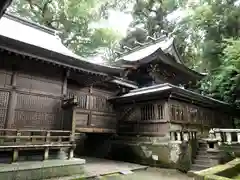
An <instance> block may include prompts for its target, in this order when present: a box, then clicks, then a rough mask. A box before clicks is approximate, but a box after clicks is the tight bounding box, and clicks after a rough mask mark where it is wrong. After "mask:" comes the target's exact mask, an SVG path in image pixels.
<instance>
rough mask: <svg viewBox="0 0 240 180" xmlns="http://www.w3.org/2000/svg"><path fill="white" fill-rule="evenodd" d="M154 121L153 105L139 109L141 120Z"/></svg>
mask: <svg viewBox="0 0 240 180" xmlns="http://www.w3.org/2000/svg"><path fill="white" fill-rule="evenodd" d="M153 119H155V113H154V105H153V104H146V105H144V106H142V107H141V120H153Z"/></svg>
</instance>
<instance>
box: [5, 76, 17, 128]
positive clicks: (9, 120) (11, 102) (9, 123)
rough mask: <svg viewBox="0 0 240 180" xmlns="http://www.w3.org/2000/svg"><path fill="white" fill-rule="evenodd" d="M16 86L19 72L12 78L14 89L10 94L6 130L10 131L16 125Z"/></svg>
mask: <svg viewBox="0 0 240 180" xmlns="http://www.w3.org/2000/svg"><path fill="white" fill-rule="evenodd" d="M16 84H17V72H16V71H14V72H13V74H12V78H11V86H12V89H11V91H10V94H9V101H8V109H7V119H6V123H5V128H6V129H10V128H12V125H13V123H14V109H15V107H16V104H17V93H16Z"/></svg>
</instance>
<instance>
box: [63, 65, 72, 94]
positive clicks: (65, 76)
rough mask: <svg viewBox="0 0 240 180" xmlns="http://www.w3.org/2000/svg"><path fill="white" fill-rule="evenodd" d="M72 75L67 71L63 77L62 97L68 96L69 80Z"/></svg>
mask: <svg viewBox="0 0 240 180" xmlns="http://www.w3.org/2000/svg"><path fill="white" fill-rule="evenodd" d="M69 75H70V70H69V69H68V70H66V72H65V74H64V77H63V86H62V95H63V96H64V97H65V96H66V95H67V78H68V77H69Z"/></svg>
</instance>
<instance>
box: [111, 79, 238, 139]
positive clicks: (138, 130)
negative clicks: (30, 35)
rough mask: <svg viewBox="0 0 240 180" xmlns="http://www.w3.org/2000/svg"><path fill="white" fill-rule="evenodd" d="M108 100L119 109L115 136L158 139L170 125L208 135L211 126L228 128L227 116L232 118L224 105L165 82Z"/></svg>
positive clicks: (226, 105)
mask: <svg viewBox="0 0 240 180" xmlns="http://www.w3.org/2000/svg"><path fill="white" fill-rule="evenodd" d="M111 101H113V102H114V104H115V106H116V109H118V110H119V111H118V112H119V115H118V116H117V117H118V133H119V134H127V135H146V136H162V135H165V134H167V133H169V131H171V126H172V127H173V126H175V128H176V127H177V130H182V129H190V130H198V132H203V131H204V130H205V131H206V132H207V133H208V130H209V129H210V128H213V127H219V128H220V127H231V126H232V123H231V122H232V116H230V115H229V114H230V113H232V115H234V112H231V109H230V106H229V105H228V104H226V103H223V102H220V101H217V100H214V99H211V98H208V97H205V96H202V95H200V94H197V93H194V92H191V91H188V90H184V89H181V88H179V87H177V86H174V85H171V84H167V83H166V84H161V85H155V86H151V87H146V88H140V89H136V90H131V91H130V92H129V93H127V94H124V95H122V96H119V97H115V98H113V99H112V100H111ZM209 108H211V109H209Z"/></svg>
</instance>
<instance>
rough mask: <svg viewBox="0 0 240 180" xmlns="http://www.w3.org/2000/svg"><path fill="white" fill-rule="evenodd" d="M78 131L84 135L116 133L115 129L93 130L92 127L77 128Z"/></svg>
mask: <svg viewBox="0 0 240 180" xmlns="http://www.w3.org/2000/svg"><path fill="white" fill-rule="evenodd" d="M76 131H77V132H83V133H116V130H115V129H106V128H92V127H89V128H88V127H85V128H76Z"/></svg>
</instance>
